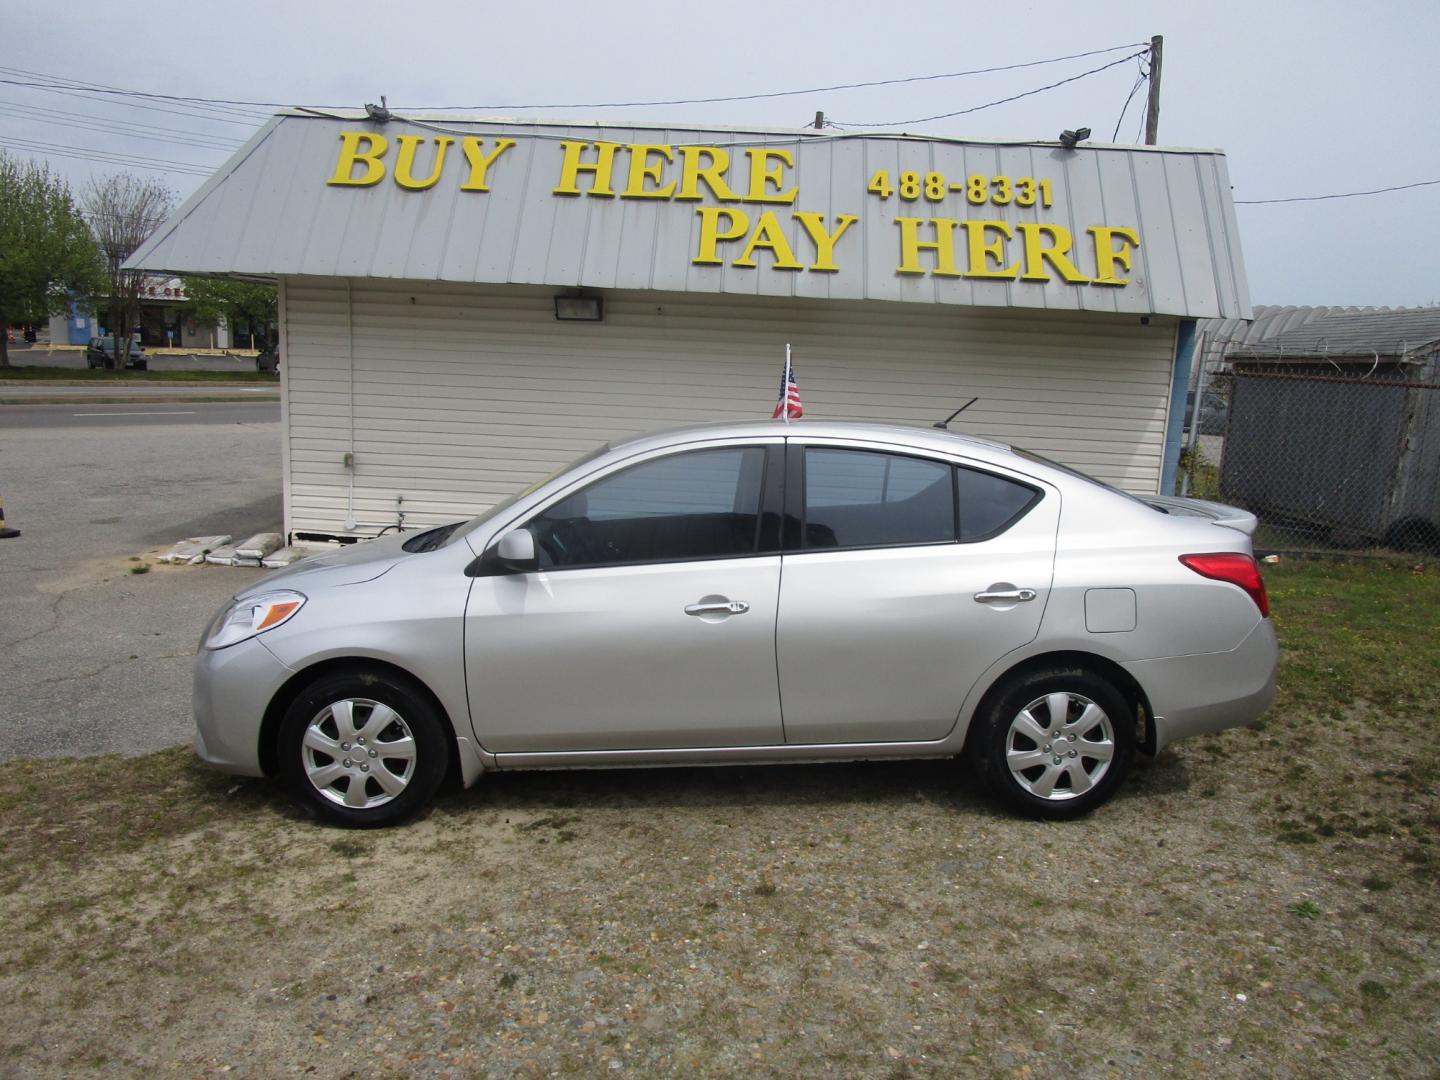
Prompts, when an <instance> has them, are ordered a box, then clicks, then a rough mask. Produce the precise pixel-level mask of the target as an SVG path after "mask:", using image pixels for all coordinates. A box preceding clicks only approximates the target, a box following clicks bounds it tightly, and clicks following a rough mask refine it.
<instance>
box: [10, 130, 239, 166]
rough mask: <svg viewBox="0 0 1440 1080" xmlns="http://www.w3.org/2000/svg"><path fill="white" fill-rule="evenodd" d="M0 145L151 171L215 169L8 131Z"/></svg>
mask: <svg viewBox="0 0 1440 1080" xmlns="http://www.w3.org/2000/svg"><path fill="white" fill-rule="evenodd" d="M0 146H8V147H11V148H12V149H15V150H19V151H21V152H23V153H27V154H39V155H41V156H43V157H63V158H75V159H77V160H80V161H93V162H96V163H98V164H101V165H118V166H121V167H123V168H129V169H146V170H149V171H151V172H166V173H183V174H186V175H189V176H210V175H212V173H213V172H214V170H213V169H207V168H205V167H204V166H199V165H191V164H181V163H177V162H166V161H163V160H162V159H159V158H145V157H139V156H137V155H133V154H121V153H110V152H107V151H103V150H90V149H87V148H85V147H80V146H68V145H64V144H59V143H42V142H37V141H35V140H33V139H19V138H15V137H14V136H11V135H3V136H0Z"/></svg>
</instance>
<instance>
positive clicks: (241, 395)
mask: <svg viewBox="0 0 1440 1080" xmlns="http://www.w3.org/2000/svg"><path fill="white" fill-rule="evenodd" d="M176 400H181V401H190V402H231V403H234V402H240V401H267V402H273V401H279V400H280V389H279V387H277V386H265V385H259V386H256V385H252V384H238V383H235V384H225V383H220V384H214V383H210V384H205V383H201V384H196V385H187V386H176V385H174V384H170V383H162V382H153V383H141V384H131V385H126V386H103V387H102V386H96V385H95V384H93V383H67V382H43V383H33V382H25V383H18V382H17V383H13V384H8V385H7V384H6V383H5V381H4V380H0V405H79V404H87V405H114V404H147V403H149V404H154V403H156V402H166V401H176Z"/></svg>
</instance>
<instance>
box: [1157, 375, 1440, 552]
mask: <svg viewBox="0 0 1440 1080" xmlns="http://www.w3.org/2000/svg"><path fill="white" fill-rule="evenodd" d="M1197 411H1198V414H1199V415H1198V416H1197V417H1196V419H1195V421H1194V424H1193V430H1192V431H1191V432H1190V433H1188V434H1187V447H1186V450H1185V454H1184V455H1183V457H1182V461H1181V464H1182V468H1181V474H1180V492H1181V493H1182V494H1188V495H1192V496H1196V497H1199V498H1209V499H1216V500H1218V501H1221V502H1225V503H1230V504H1232V505H1234V506H1241V507H1244V508H1245V509H1247V510H1250V511H1251V512H1252V513H1254V514H1255V515H1256V516H1257V517H1259V519H1260V530H1259V532H1258V533H1257V535H1256V537H1255V546H1256V548H1257V549H1276V550H1281V549H1289V550H1311V549H1314V550H1363V549H1390V550H1395V551H1428V552H1432V553H1437V554H1440V384H1436V383H1430V382H1410V381H1405V378H1404V376H1403V375H1400V374H1398V373H1395V374H1388V375H1387V374H1380V375H1379V376H1378V377H1377V376H1376V374H1374V373H1372V374H1371V375H1370V376H1369V377H1367V378H1355V377H1346V376H1345V375H1343V374H1341V375H1333V374H1332V375H1326V374H1320V373H1317V372H1314V371H1293V370H1292V371H1287V372H1277V371H1272V370H1259V371H1256V370H1249V371H1247V370H1237V371H1234V372H1232V373H1229V374H1226V375H1224V376H1221V377H1219V378H1217V379H1216V380H1215V381H1214V382H1213V383H1212V384H1211V385H1210V387H1209V388H1208V389H1207V390H1206V392H1205V399H1204V400H1203V401H1202V407H1201V409H1200V410H1197Z"/></svg>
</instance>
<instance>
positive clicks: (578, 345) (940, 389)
mask: <svg viewBox="0 0 1440 1080" xmlns="http://www.w3.org/2000/svg"><path fill="white" fill-rule="evenodd" d="M283 295H284V307H285V311H284V334H285V342H284V349H283V354H282V364H283V366H284V377H285V385H286V409H285V429H286V433H285V438H286V440H287V442H286V450H287V453H288V464H287V475H286V478H285V479H286V508H285V512H286V528H287V529H288V530H290V531H292V532H293V531H300V532H318V533H330V534H338V533H345V532H348V531H353V532H355V533H358V534H361V535H373V534H374V533H376V532H378V531H379V530H380V529H381V528H383V527H385V526H389V525H394V524H395V523H396V521H397V511H399V510H403V512H404V515H405V526H406V528H412V527H417V526H423V525H426V524H432V523H440V522H444V521H453V520H456V519H457V518H462V517H467V516H469V515H471V514H474V513H476V512H477V511H479V510H482V509H484V508H485V507H487V506H489V505H491V504H492V503H494V502H496V501H498V500H499V499H501V498H503V497H504V496H506V495H508V494H510V493H511V492H513V491H515V490H516V489H517V488H519V487H521V486H523V485H525V484H528V483H531V482H532V481H534V480H536V479H538V478H539V477H541V476H543V475H545V474H547V473H549V472H551V471H553V470H554V469H555V468H557V467H559V466H561V465H563V464H565V463H566V462H568V461H570V460H571V459H573V458H575V457H577V456H578V455H580V454H582V453H584V452H586V451H588V450H590V449H592V448H594V447H595V446H596V445H597V444H599V443H601V442H604V441H607V440H611V439H615V438H618V437H621V436H625V435H630V434H635V433H638V432H645V431H652V430H657V429H661V428H666V427H674V426H678V425H682V424H688V423H696V422H704V421H725V420H755V419H764V418H768V417H769V416H770V414H771V411H772V410H773V408H774V405H775V400H776V397H777V395H778V393H779V388H780V374H781V368H782V367H783V363H784V356H785V345H786V343H787V342H788V343H789V344H790V345H791V346H792V347H793V350H794V360H795V369H796V376H797V381H798V384H799V387H800V394H801V397H802V399H803V401H804V403H805V412H806V416H807V417H814V418H820V419H827V420H829V419H855V420H874V421H889V422H898V423H906V424H916V425H927V424H931V423H934V422H935V421H936V420H940V419H943V418H944V417H945V416H946V415H948V414H949V413H950V412H951V411H952V410H954V409H955V408H957V407H958V406H959V405H961V404H963V403H964V402H965V401H967V400H969V399H970V398H971V397H976V396H978V397H979V399H980V400H979V401H977V402H976V403H975V404H974V405H973V406H971V407H970V409H969V410H967V411H966V412H964V413H962V414H961V416H960V417H959V419H958V420H957V421H956V422H955V424H954V425H953V427H954V428H955V429H956V430H959V431H963V432H966V433H969V434H974V435H979V436H982V437H985V438H991V439H996V440H999V441H1002V442H1013V443H1017V444H1019V445H1023V446H1026V447H1029V448H1031V449H1033V450H1036V451H1038V452H1040V453H1042V454H1045V455H1047V456H1049V457H1053V458H1055V459H1056V460H1059V461H1062V462H1065V463H1066V464H1069V465H1073V466H1075V467H1077V468H1080V469H1083V470H1085V471H1086V472H1090V473H1092V474H1094V475H1095V476H1097V477H1099V478H1101V479H1103V480H1108V481H1110V482H1112V483H1115V484H1118V485H1120V486H1121V487H1124V488H1127V489H1129V490H1131V491H1136V492H1153V491H1155V490H1156V489H1157V486H1158V484H1159V480H1160V472H1161V464H1162V456H1163V447H1164V435H1165V417H1166V410H1167V407H1168V404H1169V395H1170V382H1171V369H1172V365H1173V354H1174V346H1175V320H1174V319H1169V318H1163V317H1156V318H1153V319H1151V320H1150V323H1149V325H1142V324H1141V322H1140V320H1139V318H1137V317H1135V316H1120V315H1113V316H1105V315H1097V314H1095V313H1083V314H1082V313H1062V312H1041V311H1032V312H1021V311H1013V310H1011V311H1007V310H1000V309H976V308H964V307H950V306H939V305H936V306H922V305H909V304H907V305H900V304H885V303H876V302H837V301H829V302H822V301H807V300H794V299H785V298H759V297H754V298H738V297H730V296H715V297H709V296H700V295H695V294H668V293H636V292H607V293H605V294H604V301H605V320H604V322H602V323H578V322H577V323H562V322H557V321H556V320H555V316H554V307H553V297H554V290H553V289H548V288H531V287H520V286H508V287H506V286H484V285H444V284H435V283H404V282H384V281H374V280H354V281H347V280H343V279H334V278H287V279H285V281H284V293H283ZM797 423H799V424H801V425H803V424H804V423H805V421H804V420H800V421H797ZM350 453H353V455H354V458H353V468H347V467H346V465H345V455H346V454H350ZM352 482H353V491H352V489H351V486H350V485H351V483H352ZM397 497H402V498H403V502H397ZM349 505H353V516H354V521H355V525H354V528H353V530H351V529H347V528H346V517H347V506H349Z"/></svg>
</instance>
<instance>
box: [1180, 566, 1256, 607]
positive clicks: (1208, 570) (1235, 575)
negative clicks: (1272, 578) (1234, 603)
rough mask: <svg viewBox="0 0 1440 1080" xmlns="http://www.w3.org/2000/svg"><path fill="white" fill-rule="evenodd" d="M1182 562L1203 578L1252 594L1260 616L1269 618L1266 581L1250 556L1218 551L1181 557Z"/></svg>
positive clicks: (1251, 596)
mask: <svg viewBox="0 0 1440 1080" xmlns="http://www.w3.org/2000/svg"><path fill="white" fill-rule="evenodd" d="M1180 561H1181V562H1182V563H1184V564H1185V565H1186V566H1188V567H1189V568H1190V569H1191V570H1194V571H1195V573H1197V574H1199V575H1200V576H1201V577H1208V578H1214V579H1215V580H1216V581H1228V582H1229V583H1230V584H1231V585H1238V586H1240V588H1242V589H1244V590H1245V591H1246V592H1247V593H1249V594H1250V599H1251V600H1254V601H1255V606H1256V607H1258V608H1259V609H1260V616H1261V617H1262V618H1268V617H1269V615H1270V597H1268V596H1266V595H1265V580H1264V579H1263V578H1262V577H1261V576H1260V567H1259V566H1257V565H1256V564H1255V560H1254V559H1252V558H1251V557H1250V556H1249V555H1240V554H1238V553H1236V552H1233V551H1218V552H1212V553H1211V554H1208V555H1181V556H1180Z"/></svg>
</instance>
